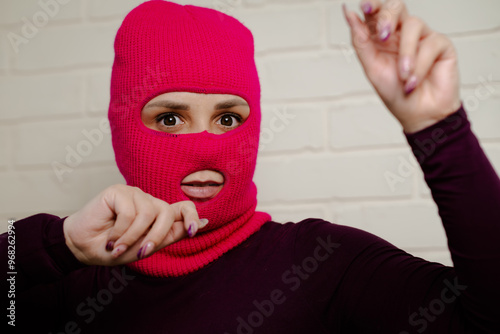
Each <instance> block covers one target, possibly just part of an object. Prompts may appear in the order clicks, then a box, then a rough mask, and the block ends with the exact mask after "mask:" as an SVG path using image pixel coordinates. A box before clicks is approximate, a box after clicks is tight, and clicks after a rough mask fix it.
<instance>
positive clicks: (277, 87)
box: [259, 52, 372, 99]
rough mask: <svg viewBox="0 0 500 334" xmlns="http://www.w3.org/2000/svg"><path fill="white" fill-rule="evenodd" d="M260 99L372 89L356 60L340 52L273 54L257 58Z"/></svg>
mask: <svg viewBox="0 0 500 334" xmlns="http://www.w3.org/2000/svg"><path fill="white" fill-rule="evenodd" d="M259 70H261V72H262V73H261V83H262V92H263V99H298V98H317V97H338V96H342V95H344V94H347V93H353V92H362V91H372V88H371V86H370V85H369V83H368V81H367V80H366V78H365V76H364V73H363V71H362V69H361V66H360V65H359V63H358V61H357V60H352V59H351V58H345V57H344V55H343V54H342V53H341V52H333V53H330V54H328V55H315V54H314V55H307V56H303V55H300V56H294V57H274V58H272V59H271V58H270V59H266V60H264V61H262V62H261V64H260V68H259Z"/></svg>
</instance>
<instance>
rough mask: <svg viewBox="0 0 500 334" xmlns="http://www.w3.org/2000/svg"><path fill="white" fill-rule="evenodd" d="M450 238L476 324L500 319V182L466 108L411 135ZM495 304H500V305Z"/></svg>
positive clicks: (455, 261) (409, 136)
mask: <svg viewBox="0 0 500 334" xmlns="http://www.w3.org/2000/svg"><path fill="white" fill-rule="evenodd" d="M407 138H408V142H409V143H410V145H411V147H412V149H413V152H414V154H415V156H416V157H417V159H418V160H419V162H420V164H421V167H422V170H423V171H424V174H425V179H426V182H427V184H428V185H429V187H430V189H431V191H432V196H433V198H434V200H435V202H436V203H437V205H438V208H439V215H440V216H441V219H442V221H443V226H444V228H445V230H446V234H447V236H448V245H449V248H450V252H451V256H452V259H453V262H454V267H455V270H456V273H457V275H458V277H459V280H460V282H462V284H465V285H467V286H468V288H467V289H466V291H465V292H464V296H463V299H462V301H463V306H464V308H465V309H467V310H468V314H469V315H470V316H471V317H472V319H473V320H474V319H475V321H476V322H479V321H482V320H481V319H485V320H486V321H489V320H493V319H495V318H496V317H498V314H499V313H498V312H499V309H498V304H496V302H495V301H496V300H498V298H500V287H499V286H498V284H497V281H498V277H499V276H500V269H499V266H498V263H499V262H500V243H499V242H498V238H499V235H500V180H499V178H498V176H497V174H496V173H495V171H494V169H493V167H492V166H491V164H490V162H489V161H488V159H487V157H486V155H485V154H484V151H483V150H482V149H481V147H480V145H479V142H478V140H477V138H476V137H475V135H474V134H473V133H472V132H471V130H470V123H469V122H468V120H467V117H466V114H465V112H464V111H463V109H461V110H459V112H457V113H455V114H453V115H451V116H449V117H448V118H447V119H445V120H443V121H441V122H439V123H437V124H435V125H433V126H431V127H429V128H427V129H424V130H423V131H420V132H418V133H415V134H412V135H408V136H407ZM495 304H496V305H495Z"/></svg>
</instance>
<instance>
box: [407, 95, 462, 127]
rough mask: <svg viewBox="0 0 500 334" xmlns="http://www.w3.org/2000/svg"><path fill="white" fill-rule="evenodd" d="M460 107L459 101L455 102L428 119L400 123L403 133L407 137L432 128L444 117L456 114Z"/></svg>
mask: <svg viewBox="0 0 500 334" xmlns="http://www.w3.org/2000/svg"><path fill="white" fill-rule="evenodd" d="M461 107H462V102H461V101H460V100H457V101H456V102H455V103H453V104H452V105H451V106H450V107H448V108H445V109H443V110H442V111H441V112H434V113H432V114H431V116H430V117H428V118H425V119H418V120H413V121H411V122H410V121H409V122H406V123H403V122H401V125H402V126H403V131H404V133H405V134H408V135H409V134H414V133H417V132H419V131H422V130H424V129H426V128H429V127H431V126H433V125H434V124H436V123H439V122H440V121H442V120H443V119H445V118H446V117H448V116H450V115H452V114H454V113H456V112H457V111H458V110H459V109H460V108H461Z"/></svg>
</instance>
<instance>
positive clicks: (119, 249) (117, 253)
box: [111, 245, 128, 257]
mask: <svg viewBox="0 0 500 334" xmlns="http://www.w3.org/2000/svg"><path fill="white" fill-rule="evenodd" d="M127 248H128V247H127V246H125V245H120V246H118V247H116V248H115V249H113V252H111V255H112V256H113V257H118V256H120V255H122V254H123V253H125V251H126V250H127Z"/></svg>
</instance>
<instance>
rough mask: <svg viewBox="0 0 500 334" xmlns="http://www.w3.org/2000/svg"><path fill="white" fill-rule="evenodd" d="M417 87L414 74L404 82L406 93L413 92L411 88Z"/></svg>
mask: <svg viewBox="0 0 500 334" xmlns="http://www.w3.org/2000/svg"><path fill="white" fill-rule="evenodd" d="M416 87H417V77H416V76H414V75H413V76H412V77H411V78H410V79H408V81H407V82H406V85H405V93H406V94H410V93H411V92H413V90H414V89H415V88H416Z"/></svg>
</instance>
